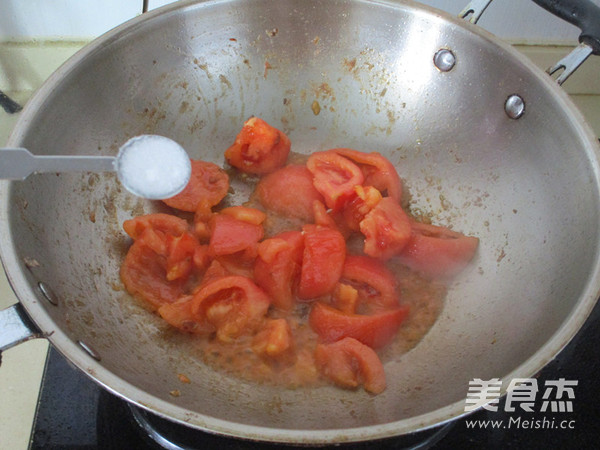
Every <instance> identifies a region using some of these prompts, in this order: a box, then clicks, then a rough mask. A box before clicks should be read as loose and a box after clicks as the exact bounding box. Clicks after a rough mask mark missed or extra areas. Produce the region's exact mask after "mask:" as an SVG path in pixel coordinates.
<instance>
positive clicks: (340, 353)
mask: <svg viewBox="0 0 600 450" xmlns="http://www.w3.org/2000/svg"><path fill="white" fill-rule="evenodd" d="M315 362H316V364H317V367H318V368H319V371H320V372H321V373H322V374H323V375H324V376H325V377H326V378H329V379H330V380H331V381H333V382H334V383H335V384H337V385H338V386H341V387H344V388H349V389H354V388H357V387H358V386H360V385H363V386H364V388H365V390H366V391H367V392H370V393H371V394H380V393H381V392H383V391H384V390H385V388H386V382H385V371H384V369H383V364H382V363H381V360H380V359H379V356H377V353H375V351H374V350H373V349H372V348H371V347H369V346H367V345H364V344H362V343H361V342H359V341H357V340H356V339H352V338H349V337H347V338H344V339H341V340H339V341H337V342H333V343H331V344H317V347H316V349H315Z"/></svg>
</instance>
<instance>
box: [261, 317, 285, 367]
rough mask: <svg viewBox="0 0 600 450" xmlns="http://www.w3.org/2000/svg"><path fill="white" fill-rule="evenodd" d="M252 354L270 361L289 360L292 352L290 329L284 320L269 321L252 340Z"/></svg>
mask: <svg viewBox="0 0 600 450" xmlns="http://www.w3.org/2000/svg"><path fill="white" fill-rule="evenodd" d="M252 350H253V351H254V353H256V354H258V355H261V356H264V357H267V358H272V359H278V360H284V359H288V360H290V359H291V358H290V357H291V356H293V352H294V338H293V336H292V329H291V328H290V325H289V323H288V322H287V320H285V319H271V320H269V321H267V323H266V325H265V326H264V327H263V328H262V330H260V331H259V332H258V333H257V334H256V335H255V336H254V338H253V339H252Z"/></svg>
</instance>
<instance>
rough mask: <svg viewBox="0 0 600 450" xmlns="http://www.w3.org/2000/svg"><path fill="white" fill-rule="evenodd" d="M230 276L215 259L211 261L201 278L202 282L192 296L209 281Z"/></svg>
mask: <svg viewBox="0 0 600 450" xmlns="http://www.w3.org/2000/svg"><path fill="white" fill-rule="evenodd" d="M229 275H232V274H231V272H229V271H228V270H227V269H226V268H225V267H224V266H223V264H221V263H220V262H219V261H217V260H216V259H213V260H212V261H211V262H210V264H209V266H208V268H207V269H206V271H205V272H204V276H203V277H202V281H201V282H200V284H199V285H198V286H197V287H196V289H194V294H195V293H196V292H198V291H199V290H200V289H202V288H203V287H204V286H205V285H207V284H208V283H210V282H211V281H214V280H216V279H217V278H223V277H226V276H229Z"/></svg>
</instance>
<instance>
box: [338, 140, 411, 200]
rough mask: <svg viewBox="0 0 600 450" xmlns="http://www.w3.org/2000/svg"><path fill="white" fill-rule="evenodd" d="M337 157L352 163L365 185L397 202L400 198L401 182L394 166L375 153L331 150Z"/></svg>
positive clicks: (341, 149)
mask: <svg viewBox="0 0 600 450" xmlns="http://www.w3.org/2000/svg"><path fill="white" fill-rule="evenodd" d="M333 151H334V152H336V153H338V154H339V155H342V156H345V157H346V158H348V159H351V160H352V161H354V163H356V164H358V166H359V167H360V168H361V170H362V172H363V174H364V176H365V182H364V184H365V185H369V186H374V187H375V188H376V189H377V190H379V191H380V192H386V193H387V195H388V196H389V197H392V198H393V199H394V200H396V201H397V202H400V199H401V197H402V181H401V180H400V177H399V176H398V172H397V171H396V168H395V167H394V165H393V164H392V163H391V162H390V161H389V160H388V159H386V158H385V157H384V156H382V155H380V154H379V153H377V152H373V153H365V152H360V151H358V150H352V149H349V148H336V149H334V150H333Z"/></svg>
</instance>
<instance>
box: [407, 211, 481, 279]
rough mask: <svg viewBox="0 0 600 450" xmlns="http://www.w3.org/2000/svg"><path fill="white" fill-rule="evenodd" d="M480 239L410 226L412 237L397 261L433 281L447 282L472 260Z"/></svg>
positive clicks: (434, 226) (416, 223)
mask: <svg viewBox="0 0 600 450" xmlns="http://www.w3.org/2000/svg"><path fill="white" fill-rule="evenodd" d="M478 246H479V239H478V238H476V237H473V236H465V235H464V234H462V233H458V232H456V231H453V230H450V229H448V228H445V227H441V226H436V225H428V224H424V223H419V222H413V224H412V235H411V238H410V240H409V242H408V244H407V245H406V247H405V248H404V249H403V250H402V252H401V253H400V254H399V257H398V259H399V260H400V261H401V262H402V263H403V264H405V265H407V266H408V267H410V268H412V269H414V270H417V271H419V272H422V273H424V274H425V275H427V276H429V277H433V278H449V277H453V276H455V275H457V274H458V273H459V272H461V271H462V270H463V269H464V268H465V267H466V266H467V265H468V264H469V263H470V262H471V260H472V259H473V258H474V256H475V252H476V251H477V247H478Z"/></svg>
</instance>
